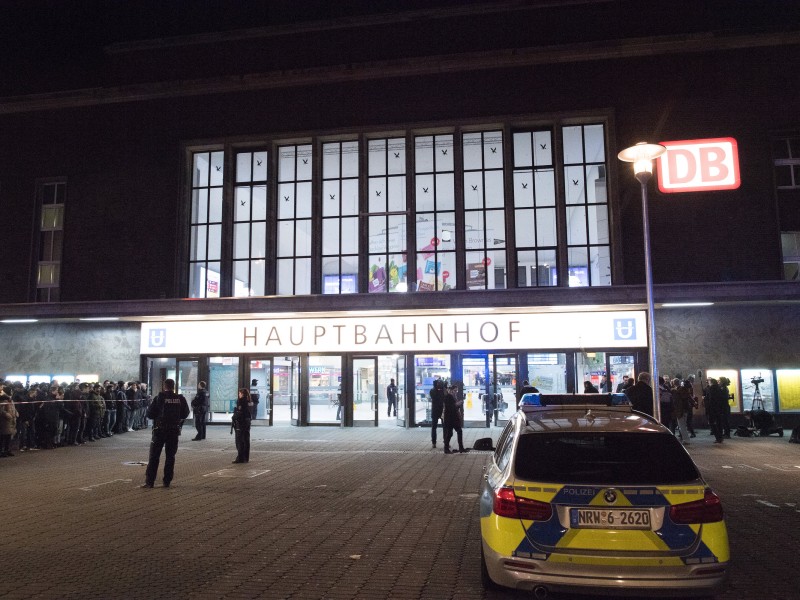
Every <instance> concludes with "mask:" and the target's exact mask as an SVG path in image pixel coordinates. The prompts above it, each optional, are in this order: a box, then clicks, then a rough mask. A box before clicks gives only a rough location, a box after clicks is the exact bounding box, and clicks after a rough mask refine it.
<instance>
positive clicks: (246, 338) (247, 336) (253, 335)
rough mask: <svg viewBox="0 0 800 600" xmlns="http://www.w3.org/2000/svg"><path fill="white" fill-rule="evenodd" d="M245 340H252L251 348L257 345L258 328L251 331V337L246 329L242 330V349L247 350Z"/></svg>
mask: <svg viewBox="0 0 800 600" xmlns="http://www.w3.org/2000/svg"><path fill="white" fill-rule="evenodd" d="M247 340H253V346H257V345H258V327H256V328H255V329H254V330H253V333H252V334H251V335H248V333H247V327H245V328H244V347H245V348H247Z"/></svg>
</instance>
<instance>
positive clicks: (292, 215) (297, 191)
mask: <svg viewBox="0 0 800 600" xmlns="http://www.w3.org/2000/svg"><path fill="white" fill-rule="evenodd" d="M278 158H279V162H278V198H277V200H276V201H277V203H278V259H277V267H278V273H277V292H278V294H280V295H284V296H292V295H295V296H297V295H303V294H310V293H311V248H312V243H311V242H312V231H313V229H312V222H311V214H312V211H311V205H312V197H311V174H312V166H313V162H312V159H313V157H312V152H311V145H310V144H306V145H303V146H281V147H280V148H279V149H278Z"/></svg>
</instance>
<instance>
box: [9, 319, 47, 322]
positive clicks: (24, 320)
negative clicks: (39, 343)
mask: <svg viewBox="0 0 800 600" xmlns="http://www.w3.org/2000/svg"><path fill="white" fill-rule="evenodd" d="M38 322H39V319H3V320H2V321H0V323H38Z"/></svg>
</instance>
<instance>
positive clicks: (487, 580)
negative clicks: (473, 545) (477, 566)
mask: <svg viewBox="0 0 800 600" xmlns="http://www.w3.org/2000/svg"><path fill="white" fill-rule="evenodd" d="M481 584H482V585H483V589H485V590H496V589H497V588H498V587H499V586H498V585H497V584H496V583H495V582H494V581H492V578H491V576H490V575H489V570H488V569H487V568H486V557H484V556H483V543H481Z"/></svg>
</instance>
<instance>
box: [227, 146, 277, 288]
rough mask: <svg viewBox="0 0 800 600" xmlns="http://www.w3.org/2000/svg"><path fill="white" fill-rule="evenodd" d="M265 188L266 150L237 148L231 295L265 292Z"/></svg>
mask: <svg viewBox="0 0 800 600" xmlns="http://www.w3.org/2000/svg"><path fill="white" fill-rule="evenodd" d="M267 189H268V188H267V153H266V152H265V151H261V152H238V153H237V154H236V185H235V188H234V200H233V295H234V296H263V295H264V294H265V293H266V292H265V289H266V288H265V285H266V258H267V248H268V231H269V229H268V227H267V214H268V211H267Z"/></svg>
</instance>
